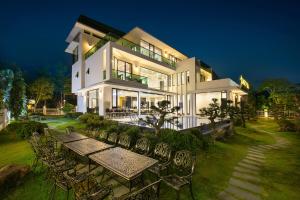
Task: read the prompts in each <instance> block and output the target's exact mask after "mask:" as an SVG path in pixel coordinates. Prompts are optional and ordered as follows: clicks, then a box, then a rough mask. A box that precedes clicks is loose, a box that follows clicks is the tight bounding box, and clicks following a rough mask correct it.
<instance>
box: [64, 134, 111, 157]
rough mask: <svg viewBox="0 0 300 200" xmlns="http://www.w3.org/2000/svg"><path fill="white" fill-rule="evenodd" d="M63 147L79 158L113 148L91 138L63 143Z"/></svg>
mask: <svg viewBox="0 0 300 200" xmlns="http://www.w3.org/2000/svg"><path fill="white" fill-rule="evenodd" d="M64 146H65V147H67V148H68V149H70V150H72V151H74V152H75V153H77V154H78V155H80V156H88V155H90V154H92V153H95V152H99V151H103V150H105V149H108V148H111V147H113V145H110V144H106V143H104V142H100V141H98V140H95V139H92V138H87V139H83V140H79V141H75V142H68V143H65V144H64Z"/></svg>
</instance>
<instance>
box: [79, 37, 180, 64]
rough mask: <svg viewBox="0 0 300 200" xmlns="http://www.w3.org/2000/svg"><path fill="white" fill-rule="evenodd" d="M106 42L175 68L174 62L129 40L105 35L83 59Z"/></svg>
mask: <svg viewBox="0 0 300 200" xmlns="http://www.w3.org/2000/svg"><path fill="white" fill-rule="evenodd" d="M108 41H113V42H116V43H117V44H119V45H121V46H124V47H127V48H129V49H131V50H132V51H134V52H138V53H140V54H142V55H144V56H146V57H148V58H151V59H153V60H156V61H159V62H162V63H166V64H167V65H169V66H170V67H172V68H175V64H176V62H174V61H172V60H170V59H168V58H166V57H164V56H162V55H160V54H157V53H155V52H154V51H150V50H149V49H146V48H143V47H141V46H140V45H138V44H135V43H133V42H131V41H129V40H126V39H124V38H118V37H115V36H112V35H106V36H105V37H103V38H101V39H100V40H99V42H98V43H97V44H95V45H94V46H93V47H92V48H91V49H90V50H89V51H88V52H86V54H85V59H87V58H88V57H90V56H91V55H93V54H94V53H95V52H96V51H97V50H98V49H100V48H101V47H102V46H104V45H105V44H106V43H107V42H108Z"/></svg>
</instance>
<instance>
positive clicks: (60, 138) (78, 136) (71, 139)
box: [55, 132, 88, 143]
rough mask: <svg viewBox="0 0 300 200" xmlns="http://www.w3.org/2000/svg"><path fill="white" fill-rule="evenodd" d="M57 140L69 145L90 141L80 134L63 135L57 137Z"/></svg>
mask: <svg viewBox="0 0 300 200" xmlns="http://www.w3.org/2000/svg"><path fill="white" fill-rule="evenodd" d="M55 139H56V140H58V141H60V142H62V143H68V142H74V141H79V140H84V139H88V137H87V136H85V135H81V134H79V133H74V132H73V133H70V134H61V135H57V136H55Z"/></svg>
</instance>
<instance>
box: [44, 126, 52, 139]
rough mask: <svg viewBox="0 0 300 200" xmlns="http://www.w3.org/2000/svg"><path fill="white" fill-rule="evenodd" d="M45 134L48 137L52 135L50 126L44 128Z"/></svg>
mask: <svg viewBox="0 0 300 200" xmlns="http://www.w3.org/2000/svg"><path fill="white" fill-rule="evenodd" d="M44 135H45V136H46V137H50V136H51V132H50V129H49V128H44Z"/></svg>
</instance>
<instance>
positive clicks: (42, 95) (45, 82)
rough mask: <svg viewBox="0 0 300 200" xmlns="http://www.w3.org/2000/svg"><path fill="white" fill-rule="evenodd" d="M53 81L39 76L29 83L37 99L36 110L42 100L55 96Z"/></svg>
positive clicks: (30, 90)
mask: <svg viewBox="0 0 300 200" xmlns="http://www.w3.org/2000/svg"><path fill="white" fill-rule="evenodd" d="M53 90H54V86H53V83H52V82H51V81H50V80H49V79H47V78H44V77H42V78H39V79H37V80H35V81H34V82H33V83H32V84H30V85H29V92H30V94H31V96H32V98H33V99H34V100H35V105H34V110H35V109H36V107H37V105H38V104H39V103H40V102H41V101H46V100H48V99H51V98H52V96H53Z"/></svg>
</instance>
